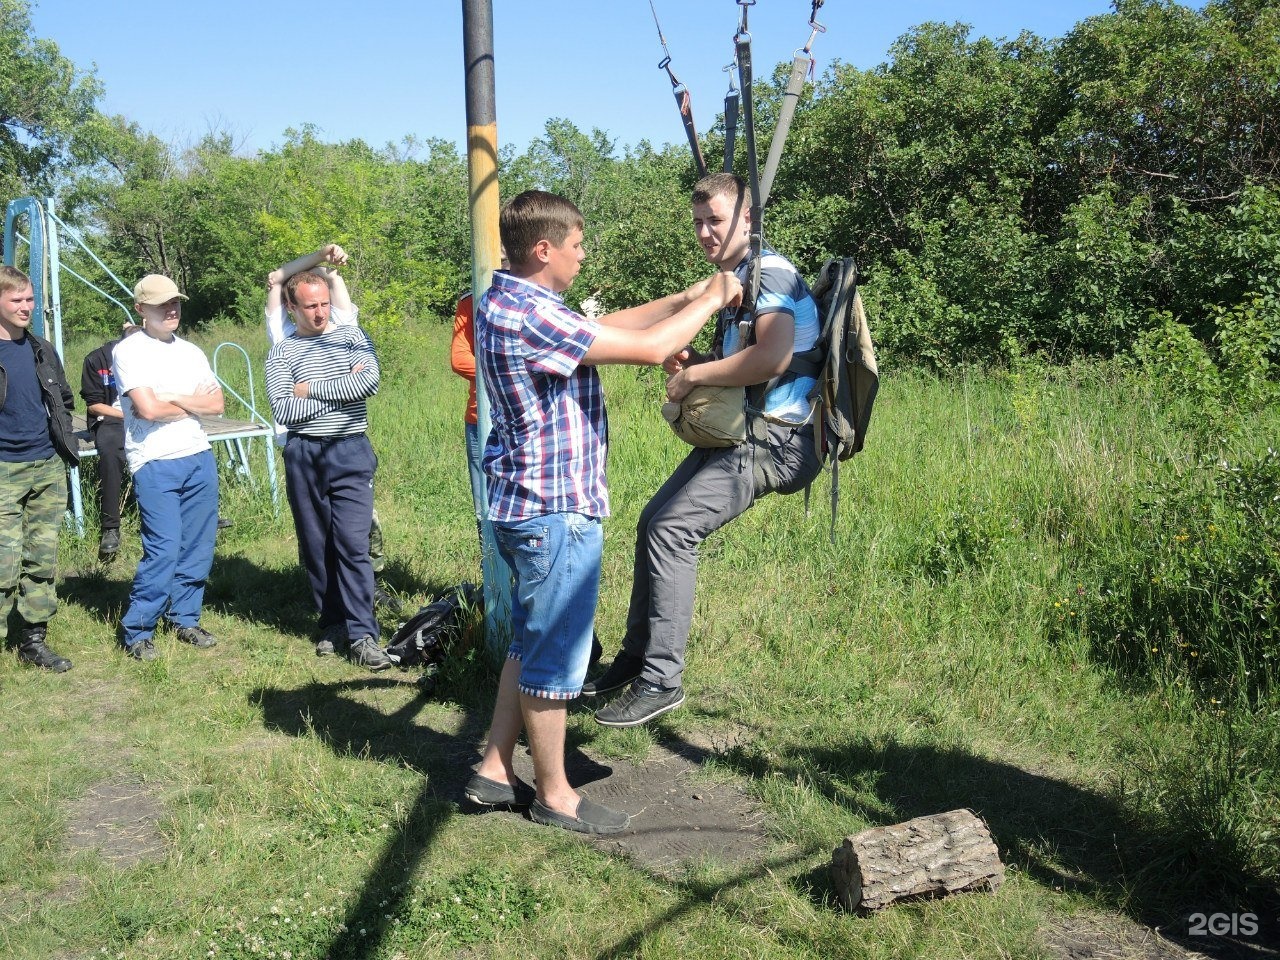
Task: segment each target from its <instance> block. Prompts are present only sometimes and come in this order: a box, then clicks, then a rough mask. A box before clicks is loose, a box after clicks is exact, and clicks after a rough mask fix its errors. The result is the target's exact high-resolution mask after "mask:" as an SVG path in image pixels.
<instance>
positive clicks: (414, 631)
mask: <svg viewBox="0 0 1280 960" xmlns="http://www.w3.org/2000/svg"><path fill="white" fill-rule="evenodd" d="M483 607H484V591H482V590H481V589H480V588H479V587H478V586H476V585H475V584H474V583H460V584H458V585H457V586H456V587H450V588H449V589H448V590H445V591H444V592H443V593H442V594H440V596H438V597H437V598H436V599H435V600H432V601H431V602H430V603H429V604H427V605H426V606H425V607H423V608H422V609H421V610H419V611H418V612H417V613H415V614H414V615H413V616H412V617H410V618H409V619H408V620H407V621H405V623H404V624H403V625H402V626H401V627H400V629H399V630H397V631H396V632H395V633H394V634H392V636H391V640H390V641H389V642H388V643H387V656H388V657H390V658H391V659H392V660H394V661H395V662H396V663H397V664H399V665H400V666H401V667H402V668H408V667H419V666H423V667H426V666H432V665H434V664H439V663H440V662H442V661H443V660H444V658H445V657H446V656H447V655H448V653H449V648H450V647H451V646H452V644H453V642H454V641H455V640H456V639H457V638H458V637H459V636H460V635H461V633H462V628H463V626H464V623H465V620H466V617H467V616H468V614H470V612H471V611H472V610H477V609H482V608H483Z"/></svg>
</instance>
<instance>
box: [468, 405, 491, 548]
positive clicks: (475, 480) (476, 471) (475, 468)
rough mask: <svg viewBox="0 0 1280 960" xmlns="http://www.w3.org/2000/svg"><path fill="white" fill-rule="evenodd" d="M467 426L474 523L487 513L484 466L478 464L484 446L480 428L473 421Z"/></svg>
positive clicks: (482, 454)
mask: <svg viewBox="0 0 1280 960" xmlns="http://www.w3.org/2000/svg"><path fill="white" fill-rule="evenodd" d="M466 427H467V475H468V477H470V479H471V505H472V506H473V507H474V508H475V511H476V523H479V522H480V521H481V520H483V519H484V517H485V514H486V513H488V507H487V501H486V499H485V492H484V468H483V467H482V466H481V465H480V461H481V458H482V457H483V456H484V448H483V445H482V444H481V443H480V428H479V427H477V426H476V425H475V424H474V423H468V424H467V425H466Z"/></svg>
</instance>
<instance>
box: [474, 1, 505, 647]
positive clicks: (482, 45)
mask: <svg viewBox="0 0 1280 960" xmlns="http://www.w3.org/2000/svg"><path fill="white" fill-rule="evenodd" d="M462 55H463V61H464V63H463V66H464V68H465V70H466V97H467V167H468V170H469V172H470V190H469V200H470V203H469V205H470V211H471V302H472V303H473V304H474V305H476V306H477V307H478V306H479V304H480V295H481V294H483V293H484V291H485V290H487V289H488V288H489V282H490V278H491V277H492V276H493V271H494V270H496V269H498V266H499V265H500V263H501V252H500V251H501V240H500V239H499V236H498V209H499V198H498V111H497V105H496V98H495V96H494V64H493V0H462ZM481 349H482V348H481V345H480V340H479V338H478V337H477V338H476V407H477V420H478V423H477V428H478V430H479V433H480V443H481V445H482V446H483V444H484V441H485V438H486V437H487V436H488V435H489V429H490V427H491V425H492V422H491V420H490V419H489V396H488V394H487V393H486V392H485V389H484V377H483V376H482V375H481V373H480V369H481ZM486 486H487V484H486ZM486 496H487V494H486ZM481 526H482V529H483V531H484V556H483V559H482V566H483V571H484V621H485V642H486V645H487V647H488V649H489V652H490V653H491V654H493V656H494V658H495V659H496V660H499V661H500V660H501V658H502V656H503V655H504V654H505V652H506V646H507V644H508V643H509V642H510V639H511V571H510V570H509V569H508V568H507V565H506V564H505V563H504V562H503V561H502V558H501V557H500V556H499V555H498V548H497V545H496V543H495V541H494V539H493V525H492V524H491V523H490V522H489V521H488V520H487V519H486V520H484V521H483V522H482V524H481Z"/></svg>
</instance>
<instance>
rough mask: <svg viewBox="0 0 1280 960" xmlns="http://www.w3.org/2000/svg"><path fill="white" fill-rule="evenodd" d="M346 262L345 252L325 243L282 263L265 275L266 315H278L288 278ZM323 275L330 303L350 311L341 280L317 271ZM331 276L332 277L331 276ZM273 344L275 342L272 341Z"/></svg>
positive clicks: (328, 271)
mask: <svg viewBox="0 0 1280 960" xmlns="http://www.w3.org/2000/svg"><path fill="white" fill-rule="evenodd" d="M347 260H348V257H347V252H346V251H345V250H343V249H342V247H340V246H338V245H337V244H336V243H327V244H325V245H324V246H323V247H321V248H320V249H319V250H316V251H315V252H314V253H308V254H306V255H304V256H301V257H298V258H297V259H296V260H290V261H289V262H288V263H282V264H281V265H280V266H279V267H277V268H276V269H275V270H272V271H271V272H270V273H269V274H267V315H268V316H270V315H271V314H273V313H279V312H280V307H281V304H282V303H283V302H284V301H283V297H284V285H285V281H287V280H288V279H289V278H290V277H292V276H293V275H294V274H295V273H301V272H302V271H303V270H314V269H315V268H316V267H319V266H320V265H321V264H324V263H327V264H330V265H332V266H335V267H340V266H342V265H343V264H345V263H346V262H347ZM318 272H321V273H323V274H324V277H325V279H326V280H327V281H329V298H330V302H331V303H332V304H333V305H334V306H335V307H337V308H338V309H340V310H349V309H351V296H350V294H348V292H347V285H346V284H345V283H343V282H342V278H341V277H339V276H338V274H337V272H336V271H334V270H321V271H318ZM331 275H332V276H331ZM334 278H336V281H337V284H338V285H339V286H340V287H341V295H342V298H343V299H342V301H339V299H338V289H337V288H336V287H335V286H334V282H335V281H334ZM272 342H273V343H274V342H275V341H272Z"/></svg>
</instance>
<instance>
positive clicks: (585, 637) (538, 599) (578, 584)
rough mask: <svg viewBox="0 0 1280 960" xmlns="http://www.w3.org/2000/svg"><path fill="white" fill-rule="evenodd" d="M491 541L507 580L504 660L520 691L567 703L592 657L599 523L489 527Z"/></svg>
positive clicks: (566, 519) (549, 518)
mask: <svg viewBox="0 0 1280 960" xmlns="http://www.w3.org/2000/svg"><path fill="white" fill-rule="evenodd" d="M493 534H494V539H495V540H497V542H498V552H499V553H501V554H502V557H503V559H504V560H506V561H507V564H508V566H510V567H511V571H512V574H513V578H512V579H513V586H512V590H511V647H510V649H509V650H508V651H507V657H508V659H511V660H519V661H520V662H521V663H520V692H521V693H523V694H526V695H527V696H531V697H544V698H546V699H549V700H572V699H573V698H574V697H576V696H578V694H579V693H581V692H582V681H583V680H584V679H585V678H586V675H587V660H588V659H589V658H590V656H591V633H592V628H593V626H594V624H595V616H596V600H597V599H598V597H599V595H600V557H601V553H602V551H603V548H604V528H603V526H602V525H601V523H600V520H599V518H598V517H588V516H586V515H585V514H581V513H549V514H544V515H543V516H540V517H533V518H532V519H529V520H519V521H516V522H513V523H495V524H494V525H493Z"/></svg>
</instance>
